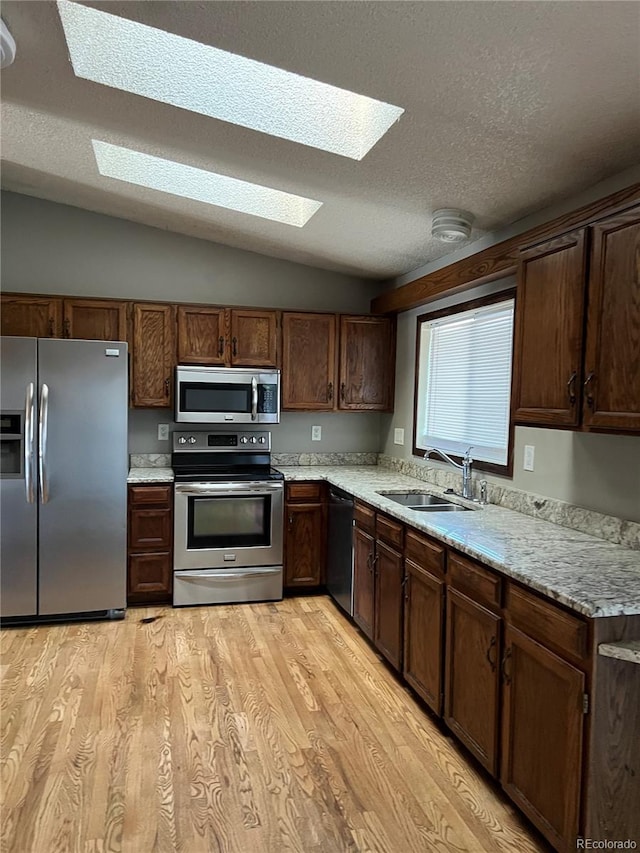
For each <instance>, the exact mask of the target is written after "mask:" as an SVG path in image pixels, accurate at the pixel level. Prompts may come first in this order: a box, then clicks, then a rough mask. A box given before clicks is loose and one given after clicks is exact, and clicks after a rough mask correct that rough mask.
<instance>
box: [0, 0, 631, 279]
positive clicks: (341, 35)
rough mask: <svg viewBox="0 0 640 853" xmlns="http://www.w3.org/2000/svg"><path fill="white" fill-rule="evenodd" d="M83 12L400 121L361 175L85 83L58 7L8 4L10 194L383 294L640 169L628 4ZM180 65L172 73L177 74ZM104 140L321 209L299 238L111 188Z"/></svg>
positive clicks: (354, 168) (324, 158)
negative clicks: (455, 244)
mask: <svg viewBox="0 0 640 853" xmlns="http://www.w3.org/2000/svg"><path fill="white" fill-rule="evenodd" d="M84 5H87V6H89V5H90V6H93V7H94V8H97V9H101V10H103V11H107V12H109V13H111V14H113V15H118V16H121V17H123V18H127V19H131V20H135V21H139V22H143V23H145V24H148V25H150V26H153V27H156V28H159V29H162V30H165V31H168V32H171V33H175V34H179V35H182V36H184V37H186V38H189V39H193V40H196V41H198V42H202V43H205V44H207V45H213V46H215V47H218V48H222V49H224V50H227V51H231V52H233V53H237V54H241V55H242V56H245V57H249V58H252V59H255V60H259V61H261V62H264V63H268V64H271V65H275V66H277V67H279V68H283V69H286V70H288V71H292V72H295V73H297V74H301V75H304V76H306V77H311V78H313V79H316V80H320V81H323V82H325V83H329V84H332V85H334V86H338V87H341V88H344V89H349V90H352V91H354V92H357V93H359V94H363V95H368V96H369V97H372V98H375V99H378V100H381V101H385V102H387V103H389V104H394V105H397V106H399V107H402V108H403V109H404V114H403V115H402V116H401V118H400V119H399V120H398V121H397V122H396V123H395V124H393V125H392V127H391V128H390V130H389V131H388V132H387V133H386V135H384V136H383V137H382V138H381V139H380V141H379V142H377V143H376V145H375V146H374V147H373V148H372V149H371V151H369V153H368V154H367V155H366V156H365V157H364V158H363V159H362V160H360V161H357V160H352V159H348V158H346V157H342V156H339V155H336V154H332V153H328V152H326V151H321V150H317V149H314V148H310V147H307V146H305V145H301V144H297V143H295V142H290V141H287V140H284V139H278V138H275V137H273V136H269V135H267V134H265V133H262V132H258V131H254V130H248V129H246V128H243V127H239V126H237V125H234V124H230V123H227V122H224V121H221V120H217V119H214V118H209V117H207V116H204V115H199V114H196V113H193V112H189V111H187V110H185V109H181V108H179V107H175V106H169V105H167V104H164V103H159V102H157V101H155V100H151V99H149V98H145V97H142V96H140V95H135V94H131V93H127V92H123V91H120V90H118V89H115V88H109V87H107V86H104V85H100V84H98V83H94V82H90V81H88V80H84V79H81V78H78V77H76V76H75V75H74V72H73V69H72V66H71V63H70V61H69V55H68V48H67V43H66V41H65V36H64V32H63V29H62V25H61V21H60V16H59V14H58V9H57V7H56V5H55V3H53V2H38V0H36V2H16V0H5V2H3V4H2V10H1V11H2V18H3V19H4V21H5V23H6V24H7V26H8V27H9V29H10V31H11V33H12V35H13V36H14V38H15V40H16V43H17V56H16V61H15V63H14V64H13V65H11V66H10V67H8V68H6V69H5V70H4V71H3V72H2V185H3V187H5V188H7V189H10V190H14V191H16V192H21V193H26V194H28V195H33V196H38V197H41V198H46V199H51V200H53V201H58V202H62V203H65V204H71V205H76V206H78V207H82V208H87V209H89V210H94V211H98V212H102V213H106V214H110V215H113V216H119V217H123V218H125V219H130V220H133V221H136V222H142V223H146V224H148V225H152V226H157V227H159V228H164V229H169V230H173V231H177V232H181V233H185V234H190V235H194V236H196V237H201V238H204V239H208V240H213V241H216V242H219V243H223V244H227V245H232V246H236V247H240V248H244V249H248V250H252V251H255V252H261V253H263V254H267V255H273V256H276V257H281V258H288V259H290V260H295V261H300V262H303V263H306V264H311V265H314V266H319V267H325V268H327V269H334V270H340V271H344V272H350V273H357V274H360V275H364V276H369V277H372V278H387V277H392V276H395V275H400V274H402V273H406V272H407V271H409V270H412V269H415V268H417V267H419V266H421V265H423V264H425V263H426V262H428V261H430V260H434V259H436V258H438V257H441V256H442V255H445V254H446V253H447V252H449V251H451V246H448V245H446V244H442V243H439V242H437V241H434V240H433V239H431V238H430V236H429V231H430V214H431V212H432V211H433V210H434V209H435V208H439V207H459V208H462V209H464V210H468V211H470V212H471V213H473V214H474V215H475V227H474V231H473V234H472V239H473V238H476V237H479V236H481V235H482V233H484V232H485V231H490V230H495V229H498V228H500V227H501V226H504V225H506V224H508V223H510V222H512V221H514V220H516V219H519V218H521V217H522V216H525V215H527V214H529V213H532V212H533V211H535V210H538V209H540V208H543V207H546V206H548V205H551V204H553V203H555V202H557V201H559V200H561V199H563V198H566V197H569V196H571V195H573V194H575V193H577V192H579V191H581V190H582V189H584V188H586V187H588V186H590V185H592V184H594V183H596V182H597V181H598V180H601V179H604V178H606V177H608V176H609V175H613V174H615V173H617V172H620V171H622V170H623V169H625V168H628V167H629V166H632V165H635V164H636V163H638V161H639V160H640V4H639V3H636V2H631V3H627V2H597V0H596V2H571V3H567V2H458V1H457V0H445V2H369V0H359V2H333V0H329V2H316V0H308V2H267V0H251V2H242V0H236V2H155V0H149V2H111V3H91V4H90V3H85V4H84ZM171 59H172V58H171V56H167V57H166V62H167V63H168V64H170V63H171ZM92 139H99V140H103V141H105V142H108V143H112V144H115V145H120V146H124V147H127V148H131V149H134V150H135V151H139V152H144V153H146V154H151V155H154V156H156V157H163V158H166V159H170V160H175V161H177V162H180V163H184V164H186V165H189V166H193V167H197V168H200V169H206V170H209V171H215V172H220V173H222V174H224V175H229V176H233V177H236V178H240V179H242V180H245V181H253V182H255V183H258V184H261V185H265V186H269V187H275V188H278V189H281V190H285V191H287V192H292V193H296V194H298V195H301V196H305V197H308V198H311V199H317V200H319V201H321V202H322V207H321V208H320V209H319V210H318V212H317V213H315V214H314V215H313V216H312V217H311V219H310V220H309V222H308V223H307V224H306V225H305V226H304V227H301V228H297V227H292V226H290V225H285V224H280V223H276V222H271V221H269V220H266V219H261V218H258V217H256V216H251V215H248V214H243V213H238V212H234V211H230V210H226V209H224V208H222V207H217V206H212V205H209V204H205V203H204V202H202V201H193V200H189V199H186V198H180V197H178V196H175V195H169V194H167V193H164V192H160V191H158V190H155V189H148V188H143V187H139V186H135V185H133V184H130V183H124V182H123V181H119V180H116V179H115V178H109V177H103V176H102V175H100V174H99V172H98V169H97V166H96V161H95V157H94V153H93V148H92V143H91V140H92Z"/></svg>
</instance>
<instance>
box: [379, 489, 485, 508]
mask: <svg viewBox="0 0 640 853" xmlns="http://www.w3.org/2000/svg"><path fill="white" fill-rule="evenodd" d="M378 494H379V495H381V496H382V497H384V498H389V500H390V501H395V502H396V503H397V504H401V505H402V506H404V507H406V508H407V509H414V510H415V511H416V512H467V511H468V507H466V506H460V505H459V504H452V503H451V501H448V500H447V499H446V498H442V497H439V496H438V495H430V494H428V493H426V492H422V493H420V492H418V493H416V492H378Z"/></svg>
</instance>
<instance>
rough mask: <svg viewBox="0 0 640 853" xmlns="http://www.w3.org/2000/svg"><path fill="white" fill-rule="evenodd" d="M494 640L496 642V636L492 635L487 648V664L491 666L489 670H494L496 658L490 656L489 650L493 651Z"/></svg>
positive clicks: (494, 646)
mask: <svg viewBox="0 0 640 853" xmlns="http://www.w3.org/2000/svg"><path fill="white" fill-rule="evenodd" d="M496 642H497V639H496V637H492V638H491V642H490V643H489V648H488V649H487V661H488V663H489V666H490V667H491V672H495V671H496V659H495V657H492V656H491V652H492V651H495V648H496Z"/></svg>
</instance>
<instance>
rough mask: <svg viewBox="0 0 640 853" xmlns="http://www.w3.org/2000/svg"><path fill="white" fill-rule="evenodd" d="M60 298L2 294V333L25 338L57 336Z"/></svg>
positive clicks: (60, 313) (58, 333)
mask: <svg viewBox="0 0 640 853" xmlns="http://www.w3.org/2000/svg"><path fill="white" fill-rule="evenodd" d="M61 321H62V300H61V299H49V298H47V297H46V296H42V297H41V296H7V295H4V294H3V295H2V313H1V315H0V328H1V330H2V334H3V335H19V336H21V337H25V338H59V337H60V332H61Z"/></svg>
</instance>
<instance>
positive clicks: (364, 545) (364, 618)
mask: <svg viewBox="0 0 640 853" xmlns="http://www.w3.org/2000/svg"><path fill="white" fill-rule="evenodd" d="M374 556H375V539H374V538H373V536H371V534H370V533H367V532H366V531H364V530H362V529H361V528H360V527H357V526H356V527H354V528H353V618H354V620H355V622H356V625H358V626H359V628H360V629H361V630H362V631H363V633H364V634H366V636H367V637H369V639H370V640H372V639H373V625H374V613H375V581H374V575H373V558H374Z"/></svg>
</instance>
